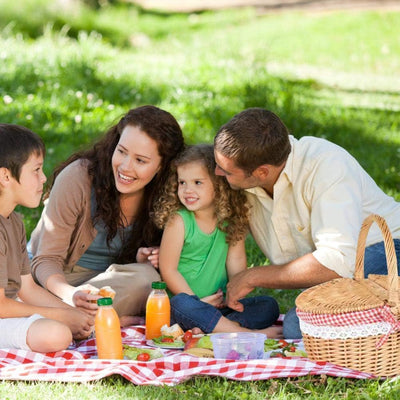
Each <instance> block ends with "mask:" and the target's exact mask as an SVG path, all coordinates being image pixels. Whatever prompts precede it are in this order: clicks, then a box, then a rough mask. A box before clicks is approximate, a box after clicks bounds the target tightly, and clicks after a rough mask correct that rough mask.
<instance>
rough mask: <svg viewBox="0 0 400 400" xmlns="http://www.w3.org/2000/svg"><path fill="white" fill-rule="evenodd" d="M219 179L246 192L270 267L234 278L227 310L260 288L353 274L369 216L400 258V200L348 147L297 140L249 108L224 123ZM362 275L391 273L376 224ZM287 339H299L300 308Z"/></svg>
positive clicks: (288, 321)
mask: <svg viewBox="0 0 400 400" xmlns="http://www.w3.org/2000/svg"><path fill="white" fill-rule="evenodd" d="M214 151H215V160H216V163H217V168H216V171H215V172H216V174H217V175H223V176H225V178H226V179H227V181H228V182H229V184H230V185H231V187H232V188H235V189H245V190H246V195H247V197H248V200H249V202H250V205H251V216H250V230H251V233H252V235H253V237H254V239H255V241H256V243H257V244H258V246H259V247H260V249H261V250H262V252H263V253H264V254H265V255H266V256H267V257H268V258H269V260H270V262H271V265H267V266H257V267H254V268H250V269H247V270H246V271H244V272H242V273H240V274H237V275H236V276H235V277H234V278H233V279H231V280H230V282H229V284H228V288H227V289H228V291H227V303H228V306H229V307H231V308H233V309H236V310H240V309H241V305H240V303H239V302H238V300H239V299H240V298H243V297H244V296H246V295H247V294H248V293H249V292H251V291H252V290H253V289H254V288H255V287H264V288H281V289H302V288H308V287H310V286H314V285H317V284H320V283H322V282H326V281H328V280H331V279H334V278H338V277H352V276H353V273H354V265H355V256H356V247H357V240H358V234H359V231H360V228H361V224H362V222H363V220H364V219H365V218H366V217H367V216H368V215H370V214H379V215H381V216H382V217H383V218H385V220H386V222H387V224H388V225H389V228H390V230H391V232H392V235H393V238H395V246H396V253H397V257H398V258H400V203H397V202H395V201H394V199H393V198H391V197H389V196H387V195H386V194H384V193H383V192H382V190H381V189H380V188H379V187H378V186H377V185H376V183H375V182H374V181H373V179H372V178H371V177H370V176H369V175H368V174H367V173H366V172H365V171H364V170H363V168H362V167H361V166H360V165H359V163H358V162H357V161H356V160H355V159H354V158H353V157H352V156H351V155H350V154H349V153H348V152H346V151H345V150H344V149H343V148H341V147H339V146H337V145H335V144H333V143H330V142H328V141H327V140H324V139H320V138H316V137H303V138H301V139H299V140H297V139H295V138H294V137H293V136H291V135H289V132H288V129H287V128H286V126H285V125H284V123H283V122H282V121H281V120H280V118H279V117H278V116H277V115H275V114H274V113H272V112H270V111H267V110H264V109H261V108H250V109H247V110H244V111H242V112H241V113H239V114H237V115H236V116H234V117H233V118H232V119H231V120H230V121H229V122H228V123H227V124H225V125H224V126H222V127H221V128H220V130H219V131H218V133H217V135H216V136H215V140H214ZM366 246H367V248H366V252H365V264H364V270H365V275H366V276H367V275H368V274H370V273H378V274H387V269H386V256H385V251H384V245H383V238H382V234H381V232H380V230H379V228H378V227H377V226H372V227H371V229H370V231H369V234H368V238H367V244H366ZM283 334H284V336H285V337H287V338H300V337H301V331H300V328H299V322H298V318H297V316H296V312H295V308H293V309H291V310H289V312H288V313H287V314H286V317H285V320H284V324H283Z"/></svg>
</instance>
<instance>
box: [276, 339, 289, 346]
mask: <svg viewBox="0 0 400 400" xmlns="http://www.w3.org/2000/svg"><path fill="white" fill-rule="evenodd" d="M278 343H279V347H286V346H289V343H288V342H287V341H286V340H283V339H281V340H279V342H278Z"/></svg>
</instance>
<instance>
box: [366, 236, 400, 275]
mask: <svg viewBox="0 0 400 400" xmlns="http://www.w3.org/2000/svg"><path fill="white" fill-rule="evenodd" d="M394 247H395V251H396V256H397V269H399V265H400V239H394ZM387 273H388V271H387V264H386V253H385V245H384V242H379V243H375V244H373V245H371V246H368V247H367V248H366V249H365V255H364V276H365V278H367V277H368V274H378V275H387ZM397 274H398V275H399V272H397Z"/></svg>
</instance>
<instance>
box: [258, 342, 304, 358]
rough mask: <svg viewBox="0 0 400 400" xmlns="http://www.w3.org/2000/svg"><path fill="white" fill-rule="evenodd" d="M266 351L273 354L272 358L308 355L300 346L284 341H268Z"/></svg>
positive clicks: (265, 345)
mask: <svg viewBox="0 0 400 400" xmlns="http://www.w3.org/2000/svg"><path fill="white" fill-rule="evenodd" d="M264 351H265V352H271V357H307V353H306V352H305V351H304V350H303V349H300V348H299V344H298V343H295V342H288V341H286V340H284V339H280V340H276V339H267V340H265V342H264Z"/></svg>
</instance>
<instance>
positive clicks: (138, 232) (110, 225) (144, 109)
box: [47, 105, 184, 264]
mask: <svg viewBox="0 0 400 400" xmlns="http://www.w3.org/2000/svg"><path fill="white" fill-rule="evenodd" d="M126 126H135V127H138V128H139V129H141V130H142V131H143V132H145V133H146V134H147V135H148V136H149V137H150V138H151V139H153V140H154V141H155V142H156V143H157V147H158V153H159V155H160V156H161V165H160V169H159V172H158V173H157V174H156V175H155V177H154V178H153V179H152V181H151V182H149V183H148V184H147V185H146V187H145V192H144V196H143V202H142V204H141V206H140V209H139V210H138V213H137V215H138V217H137V219H136V220H135V222H134V223H133V228H132V230H131V233H130V234H129V235H128V237H124V238H123V245H122V247H121V251H120V254H119V255H118V256H117V259H116V262H117V263H121V264H123V263H129V262H135V261H136V253H137V249H138V248H139V247H142V246H155V245H159V244H160V240H161V234H162V232H161V230H159V229H158V228H157V227H156V226H155V224H154V222H153V221H152V219H151V218H150V213H151V212H152V211H153V207H154V202H155V200H156V199H157V198H158V196H159V193H160V192H161V190H162V189H163V188H164V186H165V184H166V180H167V177H168V174H169V171H170V164H171V161H172V160H173V159H174V158H175V156H176V155H177V154H178V153H179V152H180V151H182V149H183V147H184V139H183V134H182V130H181V128H180V126H179V124H178V122H177V121H176V119H175V118H174V117H173V116H172V115H171V114H170V113H168V112H167V111H164V110H162V109H160V108H158V107H155V106H152V105H146V106H141V107H137V108H134V109H131V110H129V111H128V112H127V113H126V114H125V115H124V116H123V117H122V118H121V119H120V121H119V122H118V123H117V124H116V125H114V126H112V127H111V128H110V129H109V130H108V131H107V132H106V134H105V136H104V137H103V138H101V139H100V140H99V141H98V142H97V143H95V144H94V145H93V146H92V147H91V148H89V149H88V150H83V151H79V152H77V153H75V154H73V155H72V156H71V157H69V158H68V159H67V160H66V161H65V162H64V163H62V164H61V165H60V166H59V167H58V168H57V169H56V170H55V171H54V173H53V177H52V183H51V185H50V186H49V188H48V192H47V196H48V193H49V191H50V190H51V187H52V185H53V183H54V180H55V179H56V178H57V175H58V174H59V173H60V172H61V171H62V170H63V169H64V168H65V167H66V166H67V165H69V164H71V163H72V162H73V161H75V160H79V159H82V160H85V159H86V160H89V167H88V172H89V176H90V177H91V179H92V187H93V188H94V191H95V196H96V203H97V208H96V212H95V215H94V216H93V224H94V223H95V222H96V221H98V220H102V221H103V222H104V224H105V225H106V227H107V242H108V243H110V241H111V240H112V238H113V237H114V236H115V235H116V234H117V231H118V228H119V227H120V226H123V225H124V222H125V221H123V217H122V215H121V206H120V193H119V192H118V190H117V188H116V186H115V180H114V174H113V170H112V165H111V159H112V156H113V153H114V150H115V148H116V146H117V144H118V142H119V139H120V137H121V134H122V131H123V130H124V128H125V127H126Z"/></svg>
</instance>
